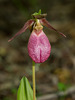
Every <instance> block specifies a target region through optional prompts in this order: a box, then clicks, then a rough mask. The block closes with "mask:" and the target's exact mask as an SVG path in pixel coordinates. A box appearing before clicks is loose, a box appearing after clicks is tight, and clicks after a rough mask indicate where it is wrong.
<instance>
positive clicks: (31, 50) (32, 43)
mask: <svg viewBox="0 0 75 100" xmlns="http://www.w3.org/2000/svg"><path fill="white" fill-rule="evenodd" d="M46 16H47V14H41V10H39V12H38V13H37V12H35V13H34V14H32V19H30V20H28V21H27V22H26V23H25V24H24V26H23V28H21V30H20V31H19V32H17V33H16V34H15V35H14V36H13V37H12V38H11V39H9V40H8V42H10V41H12V40H13V39H14V38H15V37H16V36H18V35H20V34H22V33H23V32H25V31H26V30H27V29H28V28H29V30H30V32H31V35H30V38H29V42H28V54H29V56H30V57H31V59H32V61H33V67H32V69H33V75H32V76H33V100H35V63H43V62H45V61H46V60H47V59H48V57H49V56H50V52H51V45H50V42H49V40H48V38H47V36H46V34H45V33H44V31H43V26H46V27H48V28H50V29H52V30H54V31H56V32H57V33H59V34H61V35H63V36H64V37H66V36H65V35H64V34H63V33H61V32H59V31H58V30H56V29H55V28H53V27H52V26H51V25H50V23H49V22H48V21H47V20H46V18H45V17H46Z"/></svg>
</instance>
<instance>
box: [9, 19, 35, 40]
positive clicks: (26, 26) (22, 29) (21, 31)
mask: <svg viewBox="0 0 75 100" xmlns="http://www.w3.org/2000/svg"><path fill="white" fill-rule="evenodd" d="M33 23H34V20H33V19H30V20H28V21H27V22H26V23H25V24H24V26H23V27H22V28H21V29H20V31H18V32H17V33H16V34H15V35H14V36H13V37H12V38H11V39H9V40H8V42H10V41H11V40H13V39H14V38H15V37H16V36H18V35H20V34H22V33H23V32H25V31H26V29H27V28H29V27H30V26H31V25H32V24H33Z"/></svg>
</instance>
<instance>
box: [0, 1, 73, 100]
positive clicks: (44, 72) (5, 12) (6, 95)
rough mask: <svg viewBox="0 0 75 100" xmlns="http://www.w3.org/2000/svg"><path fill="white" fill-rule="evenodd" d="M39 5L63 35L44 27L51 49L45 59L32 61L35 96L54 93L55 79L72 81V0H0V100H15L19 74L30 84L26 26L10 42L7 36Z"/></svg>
mask: <svg viewBox="0 0 75 100" xmlns="http://www.w3.org/2000/svg"><path fill="white" fill-rule="evenodd" d="M39 9H41V10H42V13H47V14H48V15H47V20H48V21H49V22H50V24H51V25H52V26H54V27H55V28H56V29H58V30H59V31H61V32H63V33H64V34H65V35H66V36H67V37H66V38H64V37H63V36H61V35H59V34H58V33H56V32H54V31H53V30H49V29H48V28H46V27H44V32H45V33H46V35H47V37H48V39H49V41H50V43H51V46H52V50H51V55H50V57H49V59H48V60H47V61H46V62H44V63H42V64H36V89H37V90H36V91H37V96H40V97H41V96H42V95H45V94H50V93H55V92H56V91H58V86H57V85H58V83H59V82H62V83H63V84H67V85H69V84H70V85H71V86H73V85H74V84H75V0H0V100H17V99H16V93H17V89H18V86H19V82H20V79H21V78H22V77H23V76H26V77H27V78H28V79H29V81H30V83H31V85H32V60H31V58H30V57H29V55H28V51H27V44H28V39H29V36H30V32H29V30H27V31H26V32H25V33H23V34H21V35H19V36H17V37H16V38H15V39H14V40H13V41H11V42H10V43H8V39H10V38H11V37H12V36H13V35H14V34H15V33H16V32H17V31H18V30H19V29H20V28H21V27H22V26H23V25H24V23H25V22H26V21H27V20H28V19H30V18H31V14H33V13H34V12H38V11H39ZM71 100H73V99H71ZM74 100H75V99H74Z"/></svg>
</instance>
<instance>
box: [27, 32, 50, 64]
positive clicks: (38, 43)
mask: <svg viewBox="0 0 75 100" xmlns="http://www.w3.org/2000/svg"><path fill="white" fill-rule="evenodd" d="M50 52H51V45H50V43H49V40H48V38H47V36H46V35H45V33H44V32H43V30H40V31H37V30H33V31H32V33H31V36H30V38H29V42H28V53H29V56H30V57H31V58H32V60H33V61H35V62H36V63H42V62H44V61H45V60H47V59H48V57H49V56H50Z"/></svg>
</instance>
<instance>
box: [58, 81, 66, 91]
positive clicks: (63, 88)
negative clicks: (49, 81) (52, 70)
mask: <svg viewBox="0 0 75 100" xmlns="http://www.w3.org/2000/svg"><path fill="white" fill-rule="evenodd" d="M58 89H59V91H65V90H66V85H65V84H64V83H61V82H59V83H58Z"/></svg>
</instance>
